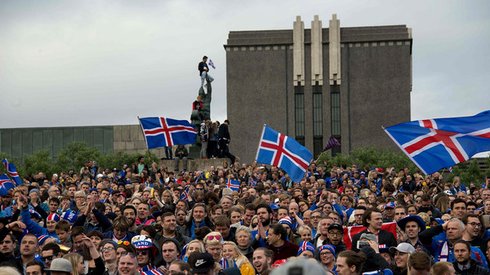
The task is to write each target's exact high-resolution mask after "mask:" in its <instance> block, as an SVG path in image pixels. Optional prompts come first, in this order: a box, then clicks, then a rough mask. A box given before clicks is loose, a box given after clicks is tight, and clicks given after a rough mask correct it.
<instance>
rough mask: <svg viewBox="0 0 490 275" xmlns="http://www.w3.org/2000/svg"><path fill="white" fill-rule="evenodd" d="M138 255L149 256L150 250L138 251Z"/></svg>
mask: <svg viewBox="0 0 490 275" xmlns="http://www.w3.org/2000/svg"><path fill="white" fill-rule="evenodd" d="M136 255H148V250H138V251H136Z"/></svg>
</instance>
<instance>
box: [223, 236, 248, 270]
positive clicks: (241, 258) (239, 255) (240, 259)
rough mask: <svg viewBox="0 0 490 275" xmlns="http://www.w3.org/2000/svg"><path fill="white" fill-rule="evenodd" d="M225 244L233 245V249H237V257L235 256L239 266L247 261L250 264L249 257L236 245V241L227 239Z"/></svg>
mask: <svg viewBox="0 0 490 275" xmlns="http://www.w3.org/2000/svg"><path fill="white" fill-rule="evenodd" d="M225 245H231V246H232V247H233V251H235V257H233V258H234V259H233V260H235V262H236V265H237V266H238V268H240V266H242V264H245V263H249V264H250V261H249V260H248V258H247V257H245V256H244V255H243V254H242V252H241V251H240V249H239V248H238V246H237V245H236V243H234V242H230V241H226V242H224V243H223V246H225Z"/></svg>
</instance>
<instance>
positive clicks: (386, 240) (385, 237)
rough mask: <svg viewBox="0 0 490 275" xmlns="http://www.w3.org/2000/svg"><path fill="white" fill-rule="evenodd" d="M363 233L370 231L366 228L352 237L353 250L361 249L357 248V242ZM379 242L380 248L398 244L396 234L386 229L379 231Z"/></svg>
mask: <svg viewBox="0 0 490 275" xmlns="http://www.w3.org/2000/svg"><path fill="white" fill-rule="evenodd" d="M362 233H370V232H369V231H368V230H367V229H365V230H363V231H361V232H360V233H358V234H356V235H354V237H352V250H354V251H355V252H358V251H359V249H357V242H358V241H359V238H360V237H361V235H362ZM378 244H379V246H380V248H390V247H392V246H397V242H396V239H395V236H393V234H392V233H391V232H388V231H385V230H380V231H379V234H378Z"/></svg>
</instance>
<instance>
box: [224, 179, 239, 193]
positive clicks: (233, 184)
mask: <svg viewBox="0 0 490 275" xmlns="http://www.w3.org/2000/svg"><path fill="white" fill-rule="evenodd" d="M226 187H227V188H230V189H231V191H236V192H238V191H239V190H240V182H239V181H237V180H232V179H228V181H227V182H226Z"/></svg>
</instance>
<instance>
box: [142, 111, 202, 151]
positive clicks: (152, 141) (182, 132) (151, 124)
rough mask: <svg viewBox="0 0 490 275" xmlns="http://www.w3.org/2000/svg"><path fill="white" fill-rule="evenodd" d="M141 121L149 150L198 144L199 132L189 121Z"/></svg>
mask: <svg viewBox="0 0 490 275" xmlns="http://www.w3.org/2000/svg"><path fill="white" fill-rule="evenodd" d="M139 121H140V125H141V129H142V130H143V134H144V136H145V139H146V145H147V147H148V149H153V148H159V147H165V146H173V145H179V144H182V145H185V144H193V143H195V142H196V137H197V131H196V130H195V129H194V126H192V124H191V123H190V122H189V121H187V120H175V119H171V118H164V117H145V118H139Z"/></svg>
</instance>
